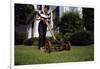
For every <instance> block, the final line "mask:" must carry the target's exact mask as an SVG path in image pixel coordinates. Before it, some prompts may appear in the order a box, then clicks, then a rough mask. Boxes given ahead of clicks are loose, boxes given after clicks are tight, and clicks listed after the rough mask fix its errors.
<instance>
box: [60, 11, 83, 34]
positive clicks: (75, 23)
mask: <svg viewBox="0 0 100 69" xmlns="http://www.w3.org/2000/svg"><path fill="white" fill-rule="evenodd" d="M59 27H60V32H62V33H63V34H65V33H67V32H69V33H73V32H75V31H76V30H77V31H78V30H81V29H83V23H82V18H80V15H79V13H78V12H65V13H64V14H63V16H62V17H61V23H60V25H59Z"/></svg>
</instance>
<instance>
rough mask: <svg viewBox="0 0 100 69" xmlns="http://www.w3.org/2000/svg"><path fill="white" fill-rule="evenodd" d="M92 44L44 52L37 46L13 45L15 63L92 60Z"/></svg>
mask: <svg viewBox="0 0 100 69" xmlns="http://www.w3.org/2000/svg"><path fill="white" fill-rule="evenodd" d="M93 60H94V46H93V45H89V46H72V49H71V51H61V52H51V53H50V54H49V53H45V52H41V51H40V50H38V49H37V46H24V45H17V46H15V65H26V64H46V63H61V62H77V61H93Z"/></svg>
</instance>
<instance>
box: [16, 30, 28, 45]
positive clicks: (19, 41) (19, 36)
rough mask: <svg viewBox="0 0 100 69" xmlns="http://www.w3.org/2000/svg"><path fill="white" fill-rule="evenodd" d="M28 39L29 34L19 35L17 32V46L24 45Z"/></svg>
mask: <svg viewBox="0 0 100 69" xmlns="http://www.w3.org/2000/svg"><path fill="white" fill-rule="evenodd" d="M26 38H27V33H18V32H15V45H19V44H22V43H23V41H24V40H25V39H26Z"/></svg>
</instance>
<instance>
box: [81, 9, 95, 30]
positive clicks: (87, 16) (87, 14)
mask: <svg viewBox="0 0 100 69" xmlns="http://www.w3.org/2000/svg"><path fill="white" fill-rule="evenodd" d="M83 21H84V25H85V27H86V29H87V30H89V31H94V9H93V8H83Z"/></svg>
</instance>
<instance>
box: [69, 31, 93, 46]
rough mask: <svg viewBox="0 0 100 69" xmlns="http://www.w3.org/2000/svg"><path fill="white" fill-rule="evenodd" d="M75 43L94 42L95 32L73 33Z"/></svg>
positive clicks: (87, 43)
mask: <svg viewBox="0 0 100 69" xmlns="http://www.w3.org/2000/svg"><path fill="white" fill-rule="evenodd" d="M70 42H71V44H73V45H89V44H93V43H94V33H92V32H90V31H79V32H75V33H73V35H72V36H71V38H70Z"/></svg>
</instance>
